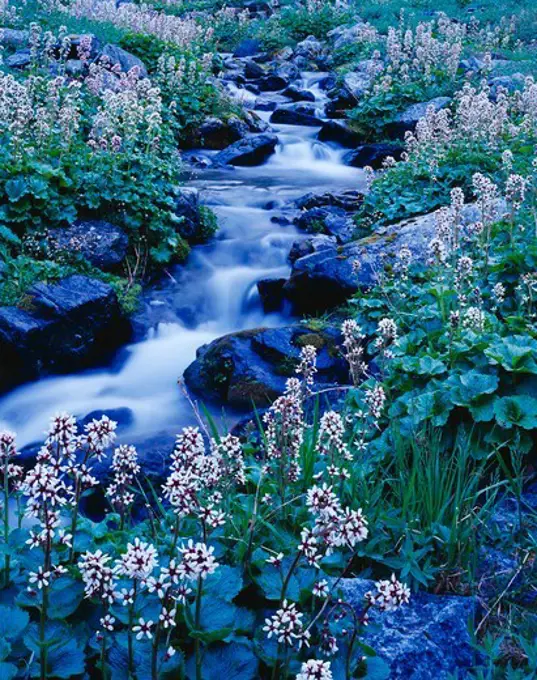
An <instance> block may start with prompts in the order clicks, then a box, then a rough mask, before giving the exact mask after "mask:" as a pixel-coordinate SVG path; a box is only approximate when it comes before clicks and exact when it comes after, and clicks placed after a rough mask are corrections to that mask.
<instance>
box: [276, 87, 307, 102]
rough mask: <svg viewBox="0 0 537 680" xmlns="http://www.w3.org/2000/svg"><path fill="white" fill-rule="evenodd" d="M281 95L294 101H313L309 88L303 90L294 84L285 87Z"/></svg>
mask: <svg viewBox="0 0 537 680" xmlns="http://www.w3.org/2000/svg"><path fill="white" fill-rule="evenodd" d="M282 95H283V96H284V97H289V99H292V100H293V101H294V102H314V101H315V95H314V94H313V92H310V91H309V90H303V89H302V88H300V87H296V86H295V85H289V87H287V88H285V90H284V91H283V92H282Z"/></svg>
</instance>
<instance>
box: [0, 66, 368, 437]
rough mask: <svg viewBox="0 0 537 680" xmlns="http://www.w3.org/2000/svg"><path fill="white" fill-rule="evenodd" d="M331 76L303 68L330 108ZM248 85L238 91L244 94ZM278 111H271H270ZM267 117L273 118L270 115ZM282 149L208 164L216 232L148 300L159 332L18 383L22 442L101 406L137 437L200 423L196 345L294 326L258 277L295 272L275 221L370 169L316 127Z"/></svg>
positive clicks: (9, 403)
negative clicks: (188, 384) (256, 160)
mask: <svg viewBox="0 0 537 680" xmlns="http://www.w3.org/2000/svg"><path fill="white" fill-rule="evenodd" d="M322 76H323V74H303V79H302V83H301V87H303V88H308V89H309V90H310V91H312V92H313V93H314V94H315V96H316V98H317V104H318V105H319V107H320V108H322V104H323V98H324V95H323V93H322V91H321V90H320V88H319V87H318V83H319V81H320V80H321V78H322ZM244 92H245V91H244V90H237V91H236V93H232V94H236V95H237V96H238V97H243V96H244ZM268 115H270V114H268ZM267 117H268V116H267ZM275 132H276V134H277V135H278V138H279V146H278V148H277V150H276V153H275V154H274V155H273V156H272V157H271V158H270V159H269V161H268V162H267V163H265V164H264V165H262V166H259V167H254V168H237V169H218V170H216V169H209V170H204V171H200V172H199V173H198V174H197V175H195V176H194V177H193V178H191V180H190V182H189V185H190V186H194V187H197V188H198V189H200V191H202V195H203V199H204V202H205V203H206V204H208V205H210V206H211V207H212V208H213V210H214V211H215V212H216V214H217V217H218V221H219V225H220V230H219V233H218V236H217V238H216V239H215V240H214V241H213V242H211V243H210V244H207V245H205V246H199V247H196V248H195V249H194V250H193V252H192V254H191V256H190V259H189V262H188V264H187V265H186V266H184V267H176V268H174V269H173V270H172V271H171V272H170V275H171V277H170V278H168V277H166V278H164V279H163V280H162V281H161V283H160V284H159V285H157V286H155V287H154V288H152V289H151V290H149V291H148V292H147V293H146V294H145V296H144V307H145V311H144V317H145V320H146V322H147V320H149V324H148V325H149V327H150V330H149V331H148V332H146V333H145V336H144V337H143V339H140V341H138V342H136V343H134V344H132V345H130V346H128V347H126V348H124V349H123V350H121V351H120V352H119V353H118V354H117V356H116V357H115V359H114V360H113V361H112V363H111V365H110V366H109V367H107V368H106V369H97V370H87V371H84V372H81V373H78V374H74V375H67V376H54V377H49V378H45V379H42V380H39V381H36V382H33V383H29V384H26V385H23V386H21V387H19V388H18V389H15V390H14V391H12V392H11V393H9V394H8V395H6V396H5V397H3V398H2V399H1V400H0V427H8V428H10V429H13V430H16V431H17V432H18V435H19V441H20V443H21V444H26V443H29V442H32V441H36V440H39V439H41V436H42V433H43V430H44V429H45V427H46V425H47V422H48V419H49V417H50V416H51V415H52V414H54V413H56V412H58V411H63V410H65V411H69V412H71V413H74V414H76V415H79V416H85V415H86V414H88V413H90V412H92V411H110V410H112V409H117V408H125V407H126V408H128V409H130V410H131V412H132V414H133V418H134V420H133V424H132V426H131V427H130V431H129V432H128V435H129V437H133V436H135V435H140V434H144V433H156V432H159V431H163V430H165V431H169V432H170V433H173V432H175V431H176V430H177V429H178V428H180V427H181V426H183V425H186V424H188V423H191V422H192V419H193V416H192V411H191V407H190V405H189V403H188V402H187V400H186V398H185V397H184V395H183V394H182V392H181V390H180V389H179V388H178V386H177V379H178V378H179V377H180V376H181V375H182V373H183V371H184V370H185V368H186V367H187V366H188V365H189V364H190V363H191V361H193V359H194V358H195V355H196V349H197V348H198V347H199V346H201V345H203V344H205V343H207V342H210V341H211V340H213V339H215V338H216V337H219V336H221V335H225V334H226V333H231V332H233V331H238V330H242V329H245V328H253V327H259V326H277V325H281V324H284V323H286V320H287V321H288V316H287V315H286V313H285V312H283V313H278V314H269V315H267V314H264V312H263V309H262V306H261V303H260V300H259V296H258V294H257V289H256V282H257V281H259V280H260V279H263V278H281V277H285V276H287V274H288V273H289V264H288V261H287V257H288V253H289V250H290V248H291V245H292V243H293V241H294V240H295V239H296V238H297V231H296V229H295V228H294V227H293V226H290V225H288V226H282V225H280V224H278V223H277V222H275V221H272V219H271V218H272V217H274V215H275V214H276V213H278V212H279V209H280V208H281V207H282V206H283V205H284V204H286V203H287V202H289V201H290V200H292V199H294V198H297V197H299V196H301V195H303V194H305V193H308V192H314V193H323V192H325V191H330V190H338V191H340V190H343V189H356V188H358V189H360V188H363V186H364V176H363V173H362V171H360V170H357V169H354V168H350V167H347V166H345V165H343V164H342V162H341V157H342V154H343V150H341V149H338V148H334V147H331V146H328V145H326V144H323V143H321V142H319V141H317V140H316V133H317V128H311V127H305V128H303V127H297V126H283V125H282V126H277V127H275Z"/></svg>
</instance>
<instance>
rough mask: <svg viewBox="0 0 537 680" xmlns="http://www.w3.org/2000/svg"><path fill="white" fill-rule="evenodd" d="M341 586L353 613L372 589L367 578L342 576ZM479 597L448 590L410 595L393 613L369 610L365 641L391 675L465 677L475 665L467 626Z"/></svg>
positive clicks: (423, 679)
mask: <svg viewBox="0 0 537 680" xmlns="http://www.w3.org/2000/svg"><path fill="white" fill-rule="evenodd" d="M339 587H340V588H341V590H342V591H343V593H344V596H345V599H346V600H347V601H348V602H349V604H351V605H352V606H353V607H354V608H355V609H356V611H357V612H360V611H362V609H363V598H364V595H365V593H367V592H368V591H370V590H374V582H373V581H369V580H366V579H343V580H342V581H341V582H340V584H339ZM477 606H478V603H477V599H476V598H474V597H457V596H451V595H449V596H448V595H430V594H428V593H424V592H419V593H416V594H412V597H411V599H410V602H409V604H407V605H404V606H403V607H401V608H400V609H397V610H396V611H394V612H378V611H376V610H375V609H370V610H369V616H370V621H371V625H370V626H368V627H367V628H366V629H365V633H364V637H363V642H364V643H365V644H366V645H368V646H369V647H372V648H373V649H374V650H375V652H376V653H377V655H378V656H379V657H380V659H382V661H384V662H385V663H386V664H387V666H388V667H389V674H388V675H386V676H384V675H383V676H382V677H388V678H390V680H399V679H400V680H430V679H431V678H435V679H436V680H447V678H448V677H453V674H457V673H458V674H459V676H460V677H465V675H466V672H468V671H469V670H470V669H472V668H473V667H474V664H475V662H476V652H475V649H474V647H473V646H472V636H471V633H470V631H469V625H470V629H471V626H472V623H473V620H474V618H475V615H476V612H477Z"/></svg>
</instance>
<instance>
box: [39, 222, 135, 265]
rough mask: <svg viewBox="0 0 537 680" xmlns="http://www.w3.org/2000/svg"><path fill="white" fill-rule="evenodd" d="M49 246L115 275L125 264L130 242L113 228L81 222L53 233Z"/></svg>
mask: <svg viewBox="0 0 537 680" xmlns="http://www.w3.org/2000/svg"><path fill="white" fill-rule="evenodd" d="M49 243H51V245H52V244H53V245H54V247H55V248H59V249H60V250H67V251H69V252H71V253H73V252H78V253H80V255H82V256H83V257H84V258H85V259H86V260H88V262H90V263H91V264H92V265H93V266H94V267H98V268H99V269H102V270H103V271H112V270H114V269H117V268H118V267H120V266H121V265H122V264H123V262H124V261H125V258H126V257H127V249H128V246H129V239H128V236H127V234H126V233H125V232H124V231H123V230H122V229H120V228H119V227H116V226H115V225H114V224H109V223H108V222H103V221H102V220H80V221H78V222H75V223H74V224H73V225H71V226H70V227H67V228H66V229H51V230H50V231H49Z"/></svg>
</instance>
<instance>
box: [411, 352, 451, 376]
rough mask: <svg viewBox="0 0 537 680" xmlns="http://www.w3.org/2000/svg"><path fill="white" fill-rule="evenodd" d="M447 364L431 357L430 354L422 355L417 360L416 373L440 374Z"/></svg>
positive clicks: (444, 370) (443, 371)
mask: <svg viewBox="0 0 537 680" xmlns="http://www.w3.org/2000/svg"><path fill="white" fill-rule="evenodd" d="M446 370H447V366H446V365H445V363H444V362H443V361H440V359H433V358H432V357H430V356H425V357H422V358H421V359H420V360H419V362H418V373H419V374H420V375H440V374H442V373H445V372H446Z"/></svg>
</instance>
